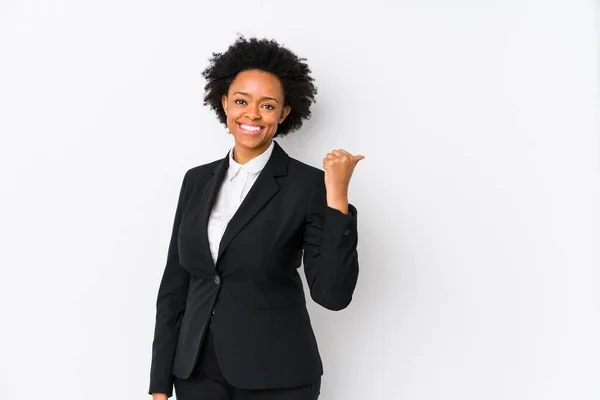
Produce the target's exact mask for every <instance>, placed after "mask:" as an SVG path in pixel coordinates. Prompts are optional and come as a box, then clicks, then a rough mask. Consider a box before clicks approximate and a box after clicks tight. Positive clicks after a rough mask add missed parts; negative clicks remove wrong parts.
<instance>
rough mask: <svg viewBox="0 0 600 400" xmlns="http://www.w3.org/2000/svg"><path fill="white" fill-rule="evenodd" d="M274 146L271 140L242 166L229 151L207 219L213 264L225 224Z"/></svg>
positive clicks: (258, 173)
mask: <svg viewBox="0 0 600 400" xmlns="http://www.w3.org/2000/svg"><path fill="white" fill-rule="evenodd" d="M274 145H275V144H274V142H273V141H272V140H271V145H270V146H269V148H267V150H265V151H264V152H263V153H262V154H261V155H259V156H257V157H254V158H253V159H252V160H250V161H248V162H247V163H246V164H243V165H242V164H238V163H237V162H235V160H234V159H233V148H232V149H231V151H229V168H228V169H227V174H226V175H225V179H223V183H222V184H221V187H220V189H219V193H218V194H217V198H216V199H215V204H214V205H213V208H212V210H211V213H210V217H209V218H208V227H207V233H208V243H209V245H210V252H211V254H212V258H213V262H214V263H216V262H217V256H218V254H219V243H220V242H221V238H222V237H223V233H224V232H225V228H226V227H227V224H228V223H229V221H230V220H231V217H233V214H235V212H236V211H237V209H238V208H239V206H240V204H241V203H242V201H243V200H244V198H245V197H246V195H247V194H248V192H249V191H250V188H251V187H252V185H254V182H256V178H258V176H259V175H260V172H261V171H262V170H263V168H264V167H265V165H266V164H267V161H269V158H270V157H271V153H273V147H274Z"/></svg>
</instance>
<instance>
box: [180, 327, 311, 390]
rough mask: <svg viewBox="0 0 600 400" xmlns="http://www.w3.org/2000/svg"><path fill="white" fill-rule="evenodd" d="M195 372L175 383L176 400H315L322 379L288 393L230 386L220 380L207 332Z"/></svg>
mask: <svg viewBox="0 0 600 400" xmlns="http://www.w3.org/2000/svg"><path fill="white" fill-rule="evenodd" d="M207 335H208V336H207V337H206V342H205V343H204V344H203V346H202V350H200V355H199V356H198V362H197V363H196V367H195V368H194V372H193V373H192V375H191V376H190V377H189V378H188V379H178V378H176V379H175V382H174V386H175V395H176V396H177V400H317V399H318V397H319V394H320V391H321V379H319V380H318V381H317V382H315V383H312V384H310V385H306V386H300V387H295V388H288V389H260V390H246V389H237V388H235V387H233V386H231V385H230V384H229V383H228V382H227V381H226V380H225V378H224V377H223V374H222V373H221V369H220V368H219V364H218V362H217V357H216V354H215V351H214V338H213V332H212V330H211V329H209V330H208V333H207Z"/></svg>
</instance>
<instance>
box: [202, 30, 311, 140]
mask: <svg viewBox="0 0 600 400" xmlns="http://www.w3.org/2000/svg"><path fill="white" fill-rule="evenodd" d="M305 61H306V59H305V58H299V57H298V56H297V55H296V54H294V53H293V52H291V51H290V50H288V49H286V48H285V47H283V46H281V45H279V43H277V42H276V41H274V40H269V39H257V38H250V39H245V38H244V37H243V36H239V37H238V39H237V40H236V41H235V42H234V43H233V44H232V45H230V46H229V48H228V49H227V51H226V52H225V53H213V55H212V58H211V59H210V64H209V66H208V67H207V68H206V69H205V70H204V71H203V72H202V75H203V76H204V78H205V79H206V81H207V83H206V85H205V86H204V91H205V93H204V105H207V106H209V107H210V108H211V109H213V110H214V111H215V112H216V113H217V117H218V118H219V121H220V122H221V123H223V124H225V126H227V116H226V115H225V112H224V111H223V107H222V104H221V97H222V96H223V95H227V92H228V90H229V86H230V85H231V83H232V82H233V80H234V79H235V77H236V76H237V74H239V73H240V72H242V71H247V70H254V69H256V70H261V71H265V72H269V73H271V74H273V75H275V76H276V77H277V78H279V80H280V81H281V85H282V86H283V94H284V97H285V105H288V106H290V107H291V111H290V114H289V115H288V116H287V118H286V119H285V120H284V121H283V122H282V123H281V124H280V125H279V126H278V128H277V132H276V133H275V136H284V135H287V134H288V133H290V132H293V131H295V130H298V129H299V128H300V127H301V126H302V123H303V121H304V120H306V119H309V118H310V106H311V104H312V103H313V102H315V95H316V94H317V88H316V87H315V85H314V84H313V81H314V79H313V78H312V77H311V76H310V72H311V71H310V69H309V68H308V65H307V64H306V63H305Z"/></svg>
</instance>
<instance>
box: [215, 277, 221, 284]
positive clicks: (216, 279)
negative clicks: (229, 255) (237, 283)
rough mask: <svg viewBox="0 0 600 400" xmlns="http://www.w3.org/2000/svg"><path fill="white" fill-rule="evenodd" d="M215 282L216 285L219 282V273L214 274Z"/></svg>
mask: <svg viewBox="0 0 600 400" xmlns="http://www.w3.org/2000/svg"><path fill="white" fill-rule="evenodd" d="M215 283H216V284H217V285H218V284H219V283H221V277H220V276H219V275H215Z"/></svg>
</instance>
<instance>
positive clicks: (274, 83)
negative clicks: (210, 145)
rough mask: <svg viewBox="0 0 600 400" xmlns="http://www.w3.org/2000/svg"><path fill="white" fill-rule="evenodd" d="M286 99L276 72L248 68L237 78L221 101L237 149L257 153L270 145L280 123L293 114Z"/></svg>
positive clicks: (247, 152) (242, 151)
mask: <svg viewBox="0 0 600 400" xmlns="http://www.w3.org/2000/svg"><path fill="white" fill-rule="evenodd" d="M284 100H285V99H284V97H283V87H282V86H281V82H280V81H279V79H278V78H277V77H276V76H275V75H272V74H270V73H268V72H264V71H260V70H249V71H242V72H240V73H239V74H238V75H237V76H236V77H235V79H234V80H233V82H232V83H231V85H230V86H229V91H228V92H227V95H226V96H223V97H222V98H221V102H222V104H223V109H224V110H225V114H226V115H227V127H228V128H229V130H230V132H231V133H232V134H233V137H234V139H235V147H236V149H238V150H241V151H240V152H241V153H246V154H248V155H253V156H257V155H259V154H261V153H262V152H264V151H265V150H266V149H267V148H268V147H269V145H270V144H271V139H272V138H273V136H274V135H275V132H277V126H278V125H279V124H280V123H282V122H283V120H284V119H285V118H286V117H287V116H288V114H289V113H290V107H289V106H286V105H284ZM240 152H237V153H236V154H238V155H239V153H240ZM236 158H237V157H236ZM236 161H238V160H237V159H236Z"/></svg>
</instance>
